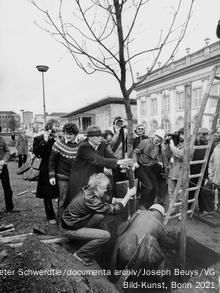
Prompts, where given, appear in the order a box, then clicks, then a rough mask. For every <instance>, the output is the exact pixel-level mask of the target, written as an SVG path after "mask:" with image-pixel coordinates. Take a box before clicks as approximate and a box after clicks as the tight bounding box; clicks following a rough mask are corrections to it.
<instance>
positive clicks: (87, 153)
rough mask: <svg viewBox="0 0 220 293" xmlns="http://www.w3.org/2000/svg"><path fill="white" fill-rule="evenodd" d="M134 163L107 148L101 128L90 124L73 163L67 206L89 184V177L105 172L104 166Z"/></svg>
mask: <svg viewBox="0 0 220 293" xmlns="http://www.w3.org/2000/svg"><path fill="white" fill-rule="evenodd" d="M132 164H133V161H132V160H131V159H122V160H119V159H117V158H116V157H115V155H114V154H113V153H112V152H110V151H109V150H108V149H107V147H106V145H105V142H104V141H103V135H102V132H101V129H100V128H99V127H98V126H96V125H91V126H89V127H88V129H87V139H85V140H84V141H83V142H82V143H80V145H79V148H78V151H77V155H76V158H75V160H74V162H73V163H72V165H71V170H70V192H69V196H68V197H67V200H66V202H65V206H66V205H67V204H69V202H70V201H71V200H72V199H73V198H74V197H75V195H76V194H77V193H78V192H79V191H80V190H81V188H82V187H83V186H85V185H86V184H88V181H89V177H90V176H91V175H93V174H94V173H103V170H104V167H105V168H109V169H116V168H128V167H130V166H132Z"/></svg>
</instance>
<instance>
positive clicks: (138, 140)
mask: <svg viewBox="0 0 220 293" xmlns="http://www.w3.org/2000/svg"><path fill="white" fill-rule="evenodd" d="M147 138H149V137H148V136H147V135H145V134H143V135H142V136H136V137H135V138H134V139H133V150H134V149H136V148H137V147H138V145H139V144H140V143H141V141H142V140H143V139H147Z"/></svg>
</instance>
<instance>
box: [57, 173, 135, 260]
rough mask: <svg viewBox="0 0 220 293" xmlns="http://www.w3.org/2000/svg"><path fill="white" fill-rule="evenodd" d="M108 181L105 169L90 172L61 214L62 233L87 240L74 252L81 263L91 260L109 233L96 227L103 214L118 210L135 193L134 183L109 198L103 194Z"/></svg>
mask: <svg viewBox="0 0 220 293" xmlns="http://www.w3.org/2000/svg"><path fill="white" fill-rule="evenodd" d="M108 184H109V179H108V177H107V176H106V175H105V174H104V173H95V174H93V175H92V176H90V178H89V182H88V185H87V186H85V187H83V189H82V191H81V192H79V193H78V194H77V196H76V197H74V198H73V200H72V201H71V202H70V204H69V205H68V207H67V208H66V209H65V210H64V212H63V215H62V220H61V227H62V230H63V234H64V235H65V236H66V237H67V238H69V239H70V240H77V239H78V240H87V241H88V242H87V243H86V244H85V245H83V246H82V247H81V248H80V249H79V250H77V251H76V252H75V253H74V256H75V258H76V259H78V260H79V261H80V262H81V263H83V264H84V265H91V264H92V263H91V261H92V259H93V257H94V256H95V253H96V252H97V251H98V250H99V249H100V247H101V245H103V244H104V243H106V242H108V241H109V239H110V237H111V236H110V233H109V232H108V231H106V230H102V229H100V228H99V227H98V226H99V224H100V223H101V222H102V220H103V218H104V215H109V214H118V213H120V212H121V211H122V210H123V208H124V207H125V206H126V204H127V202H128V200H129V199H130V198H131V196H133V195H135V193H136V188H135V187H134V188H132V189H130V190H129V189H128V191H127V194H126V195H125V197H124V198H122V199H118V198H113V199H112V202H110V198H108V196H106V194H105V193H106V191H107V186H108Z"/></svg>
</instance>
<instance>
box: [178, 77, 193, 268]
mask: <svg viewBox="0 0 220 293" xmlns="http://www.w3.org/2000/svg"><path fill="white" fill-rule="evenodd" d="M191 93H192V86H191V83H187V84H185V115H184V153H183V181H182V190H183V193H182V194H183V197H182V204H181V225H180V239H179V241H180V243H179V249H180V251H179V253H180V268H181V269H184V268H185V263H186V237H187V235H186V231H187V227H186V224H187V221H186V220H187V210H188V193H189V191H188V187H189V174H190V165H189V162H190V140H191Z"/></svg>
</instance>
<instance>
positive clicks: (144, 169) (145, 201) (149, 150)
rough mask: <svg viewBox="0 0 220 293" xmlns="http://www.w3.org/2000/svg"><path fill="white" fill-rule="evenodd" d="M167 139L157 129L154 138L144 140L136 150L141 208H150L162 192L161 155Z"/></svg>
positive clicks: (134, 155) (135, 159)
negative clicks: (163, 144) (164, 140)
mask: <svg viewBox="0 0 220 293" xmlns="http://www.w3.org/2000/svg"><path fill="white" fill-rule="evenodd" d="M164 137H165V131H164V130H163V129H157V130H156V131H155V133H154V135H153V137H152V138H149V139H145V140H142V141H141V143H140V144H139V145H138V146H137V148H136V149H135V150H134V153H133V157H134V161H135V167H136V168H137V169H136V175H137V177H138V179H139V180H140V181H141V197H140V201H139V206H144V207H145V208H149V207H150V206H151V205H152V204H153V202H154V200H155V198H156V197H157V196H158V195H159V192H160V179H161V174H160V170H161V168H160V165H159V164H158V163H159V155H160V152H161V144H162V142H163V139H164Z"/></svg>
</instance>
